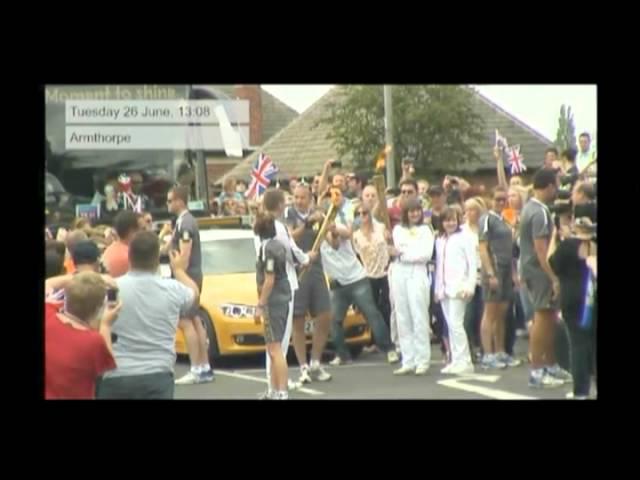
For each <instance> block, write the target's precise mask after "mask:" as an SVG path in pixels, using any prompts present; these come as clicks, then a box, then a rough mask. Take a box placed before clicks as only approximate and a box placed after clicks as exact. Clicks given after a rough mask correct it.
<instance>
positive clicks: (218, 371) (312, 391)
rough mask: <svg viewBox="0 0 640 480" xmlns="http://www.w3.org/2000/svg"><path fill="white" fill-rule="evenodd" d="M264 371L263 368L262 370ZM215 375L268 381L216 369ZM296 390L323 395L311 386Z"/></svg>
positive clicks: (252, 380)
mask: <svg viewBox="0 0 640 480" xmlns="http://www.w3.org/2000/svg"><path fill="white" fill-rule="evenodd" d="M263 371H264V370H263ZM216 375H222V376H225V377H232V378H239V379H241V380H248V381H250V382H258V383H268V381H267V379H266V378H259V377H252V376H250V375H243V374H241V373H232V372H224V371H222V370H216ZM295 391H296V392H302V393H306V394H307V395H314V396H319V395H324V392H320V391H318V390H313V389H311V388H296V389H295Z"/></svg>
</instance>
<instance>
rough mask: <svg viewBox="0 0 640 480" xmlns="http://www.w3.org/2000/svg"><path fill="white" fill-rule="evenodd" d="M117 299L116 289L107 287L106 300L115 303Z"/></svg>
mask: <svg viewBox="0 0 640 480" xmlns="http://www.w3.org/2000/svg"><path fill="white" fill-rule="evenodd" d="M117 301H118V290H117V289H115V288H109V289H107V302H109V303H116V302H117Z"/></svg>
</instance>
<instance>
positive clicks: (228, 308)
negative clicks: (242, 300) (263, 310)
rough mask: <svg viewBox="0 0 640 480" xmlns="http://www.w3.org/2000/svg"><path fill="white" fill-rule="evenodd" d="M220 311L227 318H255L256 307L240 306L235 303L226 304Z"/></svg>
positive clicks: (221, 306)
mask: <svg viewBox="0 0 640 480" xmlns="http://www.w3.org/2000/svg"><path fill="white" fill-rule="evenodd" d="M220 310H222V314H223V315H224V316H225V317H231V318H253V316H254V315H255V313H256V307H254V306H252V305H238V304H235V303H225V304H224V305H220Z"/></svg>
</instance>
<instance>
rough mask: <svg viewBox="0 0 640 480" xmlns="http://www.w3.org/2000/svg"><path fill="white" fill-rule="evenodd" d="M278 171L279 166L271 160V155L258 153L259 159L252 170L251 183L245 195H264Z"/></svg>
mask: <svg viewBox="0 0 640 480" xmlns="http://www.w3.org/2000/svg"><path fill="white" fill-rule="evenodd" d="M277 173H278V167H276V166H275V164H274V163H273V162H272V161H271V157H270V156H269V155H265V154H264V153H261V154H260V155H258V160H257V161H256V163H255V165H254V167H253V169H252V170H251V184H250V185H249V188H248V189H247V191H246V192H245V194H244V195H245V197H247V198H256V197H259V196H260V195H262V194H263V193H264V192H265V190H266V189H267V188H268V187H269V184H270V183H271V180H272V179H273V177H275V175H276V174H277Z"/></svg>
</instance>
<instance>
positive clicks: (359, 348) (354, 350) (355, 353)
mask: <svg viewBox="0 0 640 480" xmlns="http://www.w3.org/2000/svg"><path fill="white" fill-rule="evenodd" d="M363 348H364V345H356V346H353V347H349V352H350V353H351V358H353V359H355V358H358V356H359V355H360V354H361V353H362V349H363Z"/></svg>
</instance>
